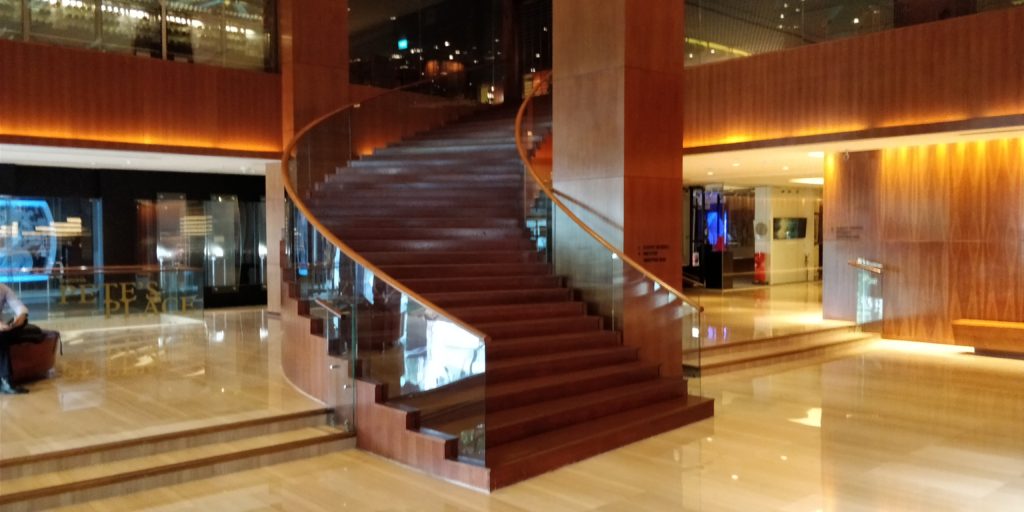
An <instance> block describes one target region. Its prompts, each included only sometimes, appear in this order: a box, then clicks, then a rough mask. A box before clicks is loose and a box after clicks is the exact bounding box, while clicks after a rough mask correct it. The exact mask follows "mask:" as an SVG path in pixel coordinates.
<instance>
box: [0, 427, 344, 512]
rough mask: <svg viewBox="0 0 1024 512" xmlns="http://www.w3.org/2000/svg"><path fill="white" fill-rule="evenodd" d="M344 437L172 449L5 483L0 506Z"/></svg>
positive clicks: (298, 432) (309, 434)
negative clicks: (22, 497)
mask: <svg viewBox="0 0 1024 512" xmlns="http://www.w3.org/2000/svg"><path fill="white" fill-rule="evenodd" d="M342 434H344V435H348V434H345V433H343V432H342V431H340V430H337V429H334V428H331V427H327V426H323V427H306V428H300V429H295V430H289V431H286V432H278V433H273V434H264V435H260V436H255V437H249V438H245V439H238V440H234V441H228V442H223V443H217V444H212V445H203V446H197V447H191V448H185V449H180V450H173V451H169V452H162V453H158V454H153V455H146V456H142V457H136V458H130V459H122V460H117V461H111V462H105V463H99V464H92V465H89V466H86V467H79V468H74V469H68V470H63V471H54V472H50V473H44V474H40V475H33V476H26V477H22V478H15V479H11V480H5V481H4V482H3V485H2V486H0V503H3V502H4V499H5V498H7V499H10V500H14V499H17V495H20V494H24V493H31V492H33V491H41V490H45V489H47V488H53V487H62V486H79V485H86V484H87V483H89V482H91V481H96V482H99V481H101V480H108V479H112V478H119V477H124V478H125V479H131V478H132V476H134V477H140V476H144V474H145V473H149V472H152V471H154V470H157V469H159V468H164V467H168V466H175V465H179V464H186V463H189V462H191V461H200V460H203V459H211V458H220V457H225V456H230V455H232V454H238V455H243V456H244V454H245V452H249V451H253V450H259V449H264V448H271V447H274V446H277V445H282V444H288V443H295V442H302V441H314V440H317V439H324V440H333V439H335V438H337V437H339V436H340V435H342Z"/></svg>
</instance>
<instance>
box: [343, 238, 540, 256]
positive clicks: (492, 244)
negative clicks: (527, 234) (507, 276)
mask: <svg viewBox="0 0 1024 512" xmlns="http://www.w3.org/2000/svg"><path fill="white" fill-rule="evenodd" d="M345 243H346V244H348V245H349V246H350V247H352V248H353V249H355V250H356V251H359V252H360V253H363V252H391V251H446V252H447V251H471V252H475V251H479V250H480V249H481V246H483V247H486V248H488V249H492V250H527V249H531V248H533V243H532V242H530V240H529V239H526V238H518V239H507V240H488V241H485V242H483V243H481V242H480V241H478V240H345Z"/></svg>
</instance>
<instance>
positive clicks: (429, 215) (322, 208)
mask: <svg viewBox="0 0 1024 512" xmlns="http://www.w3.org/2000/svg"><path fill="white" fill-rule="evenodd" d="M307 205H308V206H309V207H310V208H311V209H312V210H313V211H315V212H322V213H323V214H324V216H325V218H329V217H334V218H349V217H385V218H394V217H417V218H422V219H436V218H453V217H456V218H481V217H505V218H507V217H511V216H514V215H517V214H518V215H520V216H522V214H523V211H522V208H520V207H519V206H518V205H516V206H510V205H498V206H494V205H487V206H458V207H451V206H445V207H425V206H422V205H407V204H402V205H395V204H386V203H383V202H381V203H379V204H371V205H366V204H364V205H351V204H347V203H343V204H340V205H338V204H330V203H327V202H321V203H319V204H311V203H307Z"/></svg>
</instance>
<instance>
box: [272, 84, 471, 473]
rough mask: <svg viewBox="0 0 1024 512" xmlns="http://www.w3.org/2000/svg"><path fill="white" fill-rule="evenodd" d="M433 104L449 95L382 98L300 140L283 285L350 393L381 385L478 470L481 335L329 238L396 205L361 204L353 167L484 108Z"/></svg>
mask: <svg viewBox="0 0 1024 512" xmlns="http://www.w3.org/2000/svg"><path fill="white" fill-rule="evenodd" d="M424 93H432V94H434V95H430V94H424ZM437 94H440V95H441V96H445V95H449V94H451V91H450V90H448V89H446V88H445V87H444V84H443V83H438V82H434V81H431V82H424V83H422V84H420V85H418V86H416V87H414V88H411V89H410V90H407V91H394V92H388V93H384V94H382V95H379V96H377V97H373V98H370V99H367V100H364V101H362V102H361V103H360V104H358V105H355V106H353V107H351V108H347V109H344V110H342V111H340V112H337V113H335V114H332V115H330V116H328V117H326V118H324V119H322V120H320V121H319V122H318V123H316V124H315V125H313V126H312V127H311V128H310V129H308V130H307V131H305V132H303V133H301V134H300V135H299V137H297V139H296V143H295V145H294V148H293V150H292V151H291V158H290V160H289V162H288V167H287V172H288V175H289V176H288V177H289V187H288V188H289V191H288V201H287V208H286V210H287V237H286V240H285V242H286V243H285V257H286V261H287V264H288V269H287V276H286V277H287V278H288V279H291V280H292V287H293V289H294V290H295V291H296V295H297V298H298V299H299V300H300V301H304V302H306V303H308V304H309V305H310V315H311V316H312V317H314V318H317V319H318V325H320V326H322V327H321V329H320V330H319V332H318V334H320V335H321V336H322V337H323V338H324V339H325V346H324V350H326V351H327V352H328V354H329V355H330V356H332V357H335V358H338V359H340V360H344V361H347V365H346V368H334V370H335V372H336V373H345V374H346V376H345V377H342V378H341V380H342V381H343V382H350V381H351V380H352V379H354V378H355V377H359V378H361V379H365V380H368V381H372V382H376V383H380V384H384V385H385V386H386V397H385V398H386V399H387V400H388V402H389V403H391V404H401V405H406V406H409V407H415V408H416V409H419V410H420V411H421V427H422V428H426V429H436V430H439V431H442V432H444V433H446V434H449V435H452V436H457V437H458V438H459V440H460V443H459V445H460V453H461V455H462V456H463V458H464V460H467V461H476V462H478V463H481V464H482V463H483V460H484V454H485V452H484V442H485V437H484V393H485V387H484V386H485V379H486V374H485V373H484V372H485V369H486V345H485V339H484V336H483V334H482V333H480V332H478V331H475V330H474V329H472V328H471V327H469V326H467V325H466V324H464V323H462V322H460V321H459V320H458V319H455V318H451V317H449V316H446V315H445V314H444V312H443V311H441V310H439V309H438V308H436V307H435V306H433V305H432V304H430V303H429V302H428V301H426V300H425V299H423V298H422V297H421V296H420V295H418V294H416V293H414V292H413V291H412V290H410V289H408V288H406V287H404V286H402V285H401V282H400V281H399V280H396V279H392V278H390V277H389V276H387V275H386V274H385V273H383V272H382V271H380V269H378V268H377V267H376V266H374V265H373V264H372V263H371V262H370V261H367V260H366V259H364V258H362V257H361V256H360V255H359V252H357V250H356V249H358V248H356V249H353V248H350V247H348V246H346V245H345V244H344V240H342V239H339V238H336V237H335V236H334V235H333V234H332V233H333V232H335V231H339V232H342V233H343V232H344V230H345V229H346V228H348V227H357V226H359V225H360V221H361V220H365V219H366V218H367V217H371V218H372V217H374V216H378V215H380V209H386V208H388V207H390V206H392V205H388V204H379V205H376V206H374V205H373V202H372V201H363V200H360V194H365V193H366V190H361V189H360V188H359V187H358V185H356V184H353V183H352V182H351V181H344V180H340V179H339V178H342V177H344V176H346V175H357V174H358V173H359V172H360V169H359V168H355V167H353V166H352V165H351V163H352V161H353V160H355V159H357V158H358V157H359V156H362V155H367V154H369V153H371V152H372V151H373V149H374V148H377V147H382V146H384V145H386V144H387V143H388V142H390V141H397V140H400V139H401V138H403V137H407V136H410V135H413V134H415V133H417V132H420V131H424V130H426V129H429V128H432V127H437V126H440V125H442V124H444V123H445V122H446V121H450V120H453V119H455V118H456V117H458V116H460V115H462V114H465V113H467V112H470V111H472V110H473V109H475V108H478V105H476V104H473V103H463V102H460V101H453V100H450V99H445V98H443V97H440V96H437ZM396 119H400V120H401V121H400V122H396ZM325 188H336V189H337V190H338V192H339V193H343V195H341V196H339V197H341V198H342V200H339V201H328V202H324V201H322V197H323V195H322V194H318V193H317V191H323V190H324V189H325ZM344 199H348V201H345V200H344ZM342 393H343V395H344V396H343V398H342V400H340V402H342V403H347V404H354V401H355V397H354V394H352V393H354V388H351V391H350V390H349V389H346V390H344V391H342ZM351 409H352V408H351V407H350V406H349V407H347V408H343V410H342V414H344V415H346V417H345V421H350V422H354V421H358V419H357V418H355V417H354V415H353V414H354V413H353V411H352V410H351ZM442 423H443V425H442Z"/></svg>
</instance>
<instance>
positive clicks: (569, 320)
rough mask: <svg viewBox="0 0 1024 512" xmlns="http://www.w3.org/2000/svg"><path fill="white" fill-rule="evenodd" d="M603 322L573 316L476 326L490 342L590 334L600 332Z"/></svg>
mask: <svg viewBox="0 0 1024 512" xmlns="http://www.w3.org/2000/svg"><path fill="white" fill-rule="evenodd" d="M602 323H603V321H602V320H601V318H600V317H596V316H583V315H580V316H575V317H565V318H539V319H532V320H525V319H520V320H513V321H506V322H500V323H488V324H476V325H474V327H476V328H477V329H480V330H481V331H483V332H484V333H486V334H487V335H488V336H490V337H491V339H492V340H496V341H498V340H504V339H514V338H525V337H530V336H545V335H549V334H565V333H570V332H590V331H598V330H601V325H602Z"/></svg>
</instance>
